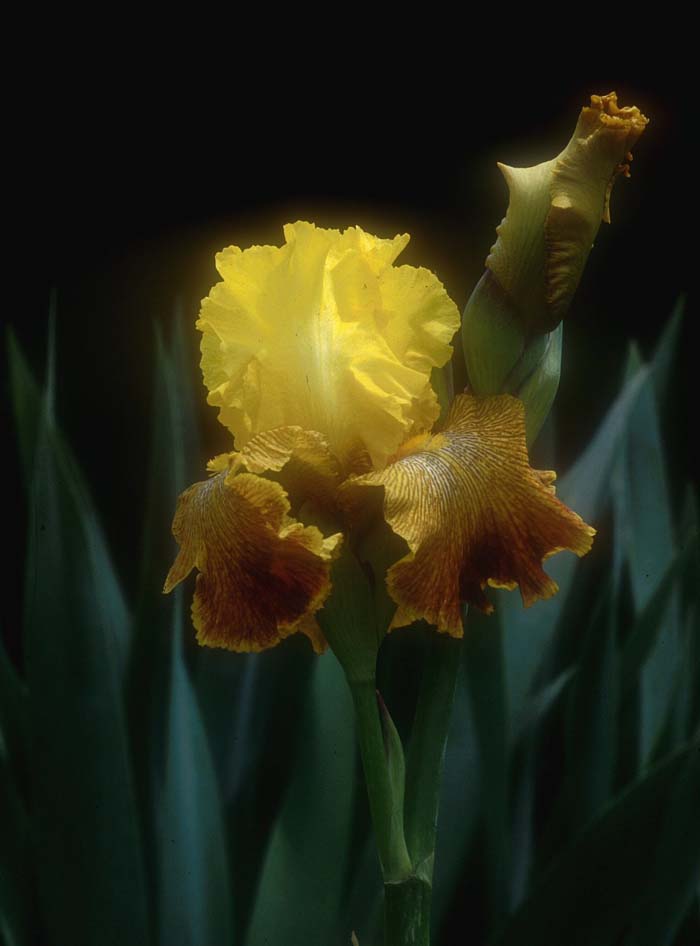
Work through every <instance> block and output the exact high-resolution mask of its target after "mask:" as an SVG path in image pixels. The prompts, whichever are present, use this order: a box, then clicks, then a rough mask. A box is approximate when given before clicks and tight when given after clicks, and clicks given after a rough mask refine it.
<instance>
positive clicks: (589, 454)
mask: <svg viewBox="0 0 700 946" xmlns="http://www.w3.org/2000/svg"><path fill="white" fill-rule="evenodd" d="M646 377H647V370H646V369H645V368H641V369H640V370H639V371H638V372H637V374H636V375H635V376H634V377H633V378H631V379H630V380H629V381H628V382H627V383H626V384H625V385H624V387H623V389H622V391H621V392H620V394H619V396H618V397H617V399H616V401H615V402H614V403H613V405H612V407H611V408H610V410H609V411H608V413H607V414H606V416H605V418H604V420H603V422H602V423H601V425H600V427H599V428H598V432H597V433H596V435H595V437H594V438H593V440H592V441H591V443H590V444H589V446H588V448H587V449H586V450H585V451H584V453H583V454H582V455H581V457H580V458H579V459H578V460H577V462H576V463H575V464H574V466H573V467H572V468H571V469H570V470H569V472H568V473H567V474H566V475H565V476H564V477H563V478H562V479H561V481H560V484H559V488H558V495H559V496H560V497H561V499H562V501H563V502H565V503H566V504H567V505H568V506H570V507H571V508H572V509H575V510H576V511H577V512H578V513H579V514H580V515H581V516H583V518H584V519H585V520H586V521H587V522H590V523H592V524H594V525H595V524H596V523H597V522H598V521H599V518H600V516H601V514H602V511H603V509H604V507H605V505H606V503H607V500H608V497H609V487H610V472H611V470H612V467H613V464H614V462H615V458H616V455H617V451H618V449H619V446H620V443H621V439H622V437H623V434H624V431H625V429H626V426H627V424H628V422H629V418H630V415H631V411H632V409H633V407H634V404H635V403H636V400H637V398H638V397H639V393H640V390H641V387H642V386H643V383H644V380H645V378H646ZM594 548H595V545H594ZM578 566H579V559H577V558H576V556H574V555H572V554H570V553H568V552H565V553H562V554H560V555H556V556H555V557H554V558H552V559H551V560H550V561H549V562H547V571H548V572H549V573H550V574H551V575H552V577H553V578H554V579H555V580H556V581H557V583H558V585H559V593H558V594H556V595H555V596H554V597H553V598H550V599H549V600H548V601H539V602H538V603H537V607H536V608H529V609H527V610H525V609H523V607H522V604H521V602H520V599H519V596H518V595H517V594H515V593H513V592H497V593H494V595H493V597H494V601H495V604H496V609H497V611H500V613H501V616H502V621H503V626H504V628H506V629H507V630H506V633H505V634H504V642H505V651H504V659H505V671H506V679H507V692H508V703H509V715H510V719H511V720H512V721H513V726H514V728H516V727H517V726H518V722H517V720H518V719H519V717H520V714H521V713H522V711H523V705H524V702H525V700H526V697H527V694H528V691H529V690H530V688H531V687H532V684H533V681H534V679H535V675H536V673H537V670H538V668H539V666H540V664H541V662H542V659H543V655H544V654H545V653H546V651H547V647H548V645H549V644H550V642H551V640H552V638H553V635H554V631H555V628H556V626H557V623H558V621H559V619H560V617H561V615H562V612H563V610H564V607H565V606H566V604H567V598H568V596H569V593H570V591H571V589H572V586H573V580H574V577H575V575H576V571H577V568H578Z"/></svg>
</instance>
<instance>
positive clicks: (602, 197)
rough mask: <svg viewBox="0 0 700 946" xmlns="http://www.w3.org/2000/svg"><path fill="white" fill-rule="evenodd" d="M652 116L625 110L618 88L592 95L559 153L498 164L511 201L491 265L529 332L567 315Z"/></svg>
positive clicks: (548, 327)
mask: <svg viewBox="0 0 700 946" xmlns="http://www.w3.org/2000/svg"><path fill="white" fill-rule="evenodd" d="M648 121H649V119H648V118H646V116H644V115H643V114H642V113H641V112H640V110H639V109H638V108H636V107H635V106H630V107H626V108H620V107H619V106H618V104H617V96H616V94H615V93H614V92H610V93H608V94H607V95H592V96H591V104H590V106H587V107H585V108H583V109H582V110H581V113H580V115H579V119H578V123H577V125H576V129H575V130H574V133H573V135H572V137H571V140H570V141H569V143H568V144H567V146H566V147H565V148H564V150H563V151H562V152H561V154H559V155H558V156H557V157H556V158H553V159H552V160H551V161H545V162H543V163H542V164H537V165H535V166H534V167H529V168H515V167H508V166H507V165H505V164H499V168H500V169H501V171H502V172H503V176H504V177H505V179H506V183H507V184H508V190H509V194H510V202H509V204H508V212H507V214H506V217H505V219H504V220H503V221H502V223H501V224H500V226H499V227H498V228H497V230H496V232H497V234H498V239H497V241H496V243H495V244H494V246H493V247H492V248H491V252H490V254H489V257H488V259H487V260H486V266H487V267H488V269H489V270H490V272H491V274H492V275H493V277H495V279H496V282H497V284H498V286H499V288H500V290H502V291H503V292H504V293H505V295H506V298H507V299H508V300H509V302H510V304H511V305H512V306H514V307H515V310H516V312H517V314H518V320H519V322H520V324H521V325H522V327H523V329H524V330H526V331H532V332H536V333H544V332H549V331H552V330H553V329H554V328H556V326H557V325H558V324H559V322H560V321H561V320H562V318H563V317H564V315H565V314H566V311H567V309H568V307H569V304H570V302H571V299H572V296H573V294H574V292H575V291H576V287H577V286H578V283H579V280H580V278H581V275H582V273H583V269H584V267H585V265H586V260H587V259H588V254H589V252H590V250H591V247H592V246H593V242H594V240H595V237H596V234H597V232H598V228H599V227H600V223H601V221H605V222H606V223H609V222H610V209H609V204H610V192H611V190H612V186H613V184H614V182H615V180H616V179H617V178H618V177H619V175H620V174H623V175H625V176H629V162H630V161H631V160H632V154H631V152H632V148H633V147H634V146H635V145H636V143H637V141H638V140H639V137H640V135H641V134H642V132H643V131H644V129H645V127H646V125H647V124H648Z"/></svg>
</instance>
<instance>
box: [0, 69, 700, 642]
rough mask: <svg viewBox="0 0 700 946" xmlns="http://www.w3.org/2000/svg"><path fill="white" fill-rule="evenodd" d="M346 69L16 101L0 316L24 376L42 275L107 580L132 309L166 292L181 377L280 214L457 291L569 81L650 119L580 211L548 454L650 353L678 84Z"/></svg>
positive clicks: (681, 140) (690, 340)
mask: <svg viewBox="0 0 700 946" xmlns="http://www.w3.org/2000/svg"><path fill="white" fill-rule="evenodd" d="M359 73H360V70H358V77H357V78H356V85H353V81H354V80H353V81H350V82H349V83H348V84H347V86H344V87H343V88H342V89H335V88H333V85H334V83H335V82H336V78H335V77H334V74H333V72H332V70H330V71H328V72H327V73H324V72H320V73H319V76H318V80H317V84H316V85H315V86H309V87H307V88H304V87H301V88H300V87H299V86H298V85H294V83H293V81H292V79H291V78H290V79H289V80H288V79H286V78H285V77H284V76H282V77H281V78H278V79H277V80H276V85H275V94H274V95H273V94H271V93H270V94H269V95H268V94H267V93H266V92H265V91H261V92H260V93H259V94H257V95H254V96H251V95H250V94H249V92H248V90H246V89H242V88H240V87H239V86H237V85H236V84H235V83H233V82H232V83H231V85H230V86H226V85H222V84H219V85H217V86H216V87H215V88H213V89H212V90H211V95H209V96H208V97H202V98H201V99H200V98H198V97H197V96H196V95H194V94H192V92H191V90H188V88H187V82H186V81H184V82H183V84H182V86H180V85H177V86H175V87H174V86H173V85H172V84H170V83H166V82H163V84H162V85H159V84H158V83H155V84H154V85H153V86H152V87H148V88H144V89H143V90H135V89H130V90H128V91H127V90H126V89H125V88H124V87H123V86H121V85H120V84H119V83H117V84H116V85H115V86H114V88H113V89H110V90H109V91H107V90H102V89H100V90H97V91H96V90H95V89H93V88H91V83H90V76H89V75H84V76H82V77H81V76H76V80H75V82H74V83H72V84H70V87H68V85H67V84H66V83H64V82H62V81H60V80H58V81H57V82H56V83H55V84H54V83H52V82H48V83H47V84H46V86H45V88H44V90H43V93H42V96H41V100H40V101H37V102H36V103H35V107H33V108H31V109H22V110H21V115H20V117H19V118H18V120H17V122H18V123H17V133H16V135H15V136H14V138H13V140H14V145H13V148H12V149H11V151H12V159H13V168H14V170H13V173H12V174H11V175H10V177H9V178H8V180H9V181H10V184H11V187H10V190H11V191H13V192H14V193H11V194H10V197H15V198H17V201H18V206H19V211H18V215H17V222H16V224H15V223H12V224H8V229H9V227H10V226H11V227H12V234H11V235H12V237H13V240H12V242H13V246H14V249H15V250H16V252H17V256H16V258H14V259H13V262H12V264H11V267H10V268H9V271H8V272H7V274H6V279H7V282H8V286H9V295H8V297H7V298H8V299H9V302H8V309H7V311H6V314H5V316H6V318H5V320H6V322H8V323H9V324H10V325H11V326H12V328H13V329H14V331H15V333H16V335H17V336H18V338H19V341H20V343H21V345H22V347H23V348H24V350H25V352H26V353H27V355H28V357H29V360H30V363H31V364H32V366H33V367H34V369H35V370H36V372H37V373H38V374H41V372H42V371H43V359H44V354H45V346H46V325H47V313H48V300H49V293H50V290H51V289H55V290H56V292H57V299H58V320H57V351H58V416H59V421H60V423H61V425H62V427H63V428H64V430H65V432H66V433H67V435H68V438H69V441H70V442H71V444H72V445H73V448H74V450H75V452H76V454H77V456H78V459H79V462H80V463H81V465H82V468H83V470H84V472H85V474H86V477H87V479H88V481H89V483H90V485H91V489H92V491H93V495H94V498H95V500H96V502H97V505H98V508H99V510H100V512H101V514H102V516H103V520H104V522H105V527H106V531H107V534H108V536H109V539H110V542H111V545H112V548H113V550H114V553H115V558H116V563H117V566H118V569H119V571H120V573H121V575H122V577H123V579H124V581H125V583H126V585H127V588H128V589H131V588H132V586H133V583H134V581H135V578H136V569H137V565H138V562H139V554H138V541H139V534H140V523H141V521H142V519H143V510H144V504H145V475H146V474H145V470H146V464H147V457H148V433H149V410H150V399H151V380H152V368H153V359H154V325H155V323H158V322H159V323H160V324H161V325H162V326H163V327H164V328H165V330H166V332H167V331H168V326H169V324H170V323H171V322H172V319H173V313H174V311H175V307H176V304H179V305H180V306H181V309H182V312H183V315H184V322H185V325H186V327H187V331H188V332H189V334H190V337H191V342H192V371H193V372H196V371H197V370H198V369H197V350H196V347H197V344H198V339H197V337H196V336H197V333H196V332H195V329H194V320H195V317H196V315H197V311H198V305H199V300H200V299H201V298H202V297H203V296H204V295H206V293H207V292H208V290H209V288H210V286H211V285H212V284H213V283H214V282H215V281H216V280H217V278H218V277H217V274H216V272H215V269H214V253H215V252H216V251H217V250H219V249H221V248H222V247H223V246H225V245H227V244H230V243H235V244H238V245H241V246H246V245H249V244H251V243H276V244H279V243H280V242H281V241H282V225H283V224H284V223H285V222H287V221H292V220H296V219H307V220H311V221H314V222H316V223H317V224H319V225H326V226H335V227H341V228H343V227H345V226H348V225H352V224H360V225H361V226H363V227H364V228H366V229H368V230H370V231H371V232H375V233H377V234H380V235H384V236H392V235H393V234H394V233H396V232H403V231H408V232H410V233H411V235H412V239H411V243H410V245H409V247H408V249H407V250H406V251H405V253H404V255H403V256H402V257H401V261H403V262H406V263H412V264H414V265H417V264H420V265H424V266H427V267H429V268H430V269H432V270H434V271H435V272H436V273H437V274H438V275H439V276H440V278H441V279H442V280H443V282H444V283H445V285H446V287H447V290H448V292H449V293H450V295H451V296H452V298H453V299H455V301H456V302H457V303H458V305H459V306H460V307H463V305H464V303H465V302H466V299H467V297H468V294H469V292H470V291H471V288H472V287H473V285H474V284H475V282H476V280H477V279H478V277H479V275H480V273H481V271H482V268H483V262H484V259H485V257H486V255H487V253H488V250H489V247H490V246H491V244H492V243H493V241H494V238H495V233H494V230H495V227H496V225H497V224H498V222H499V221H500V219H501V217H502V216H503V214H504V212H505V208H506V204H507V197H506V187H505V184H504V182H503V181H502V179H501V176H500V174H499V172H498V170H497V169H496V167H495V162H496V161H497V160H502V161H504V162H505V163H509V164H515V165H518V164H521V165H526V164H535V163H538V162H539V161H542V160H546V159H549V158H551V157H553V156H554V155H555V154H557V153H558V152H559V151H560V150H561V148H562V147H563V146H564V144H565V143H566V141H567V140H568V138H569V136H570V134H571V132H572V130H573V128H574V125H575V122H576V117H577V115H578V111H579V109H580V107H581V106H582V105H583V104H585V103H587V96H588V95H589V94H590V93H592V92H597V93H605V92H608V91H610V90H611V89H616V90H617V92H618V95H619V100H620V103H621V104H622V105H626V104H636V105H638V106H639V107H640V108H641V109H642V111H643V112H644V113H645V114H647V115H648V116H649V117H650V119H651V123H650V125H649V126H648V128H647V130H646V132H645V134H644V135H643V137H642V139H641V141H640V142H639V144H638V146H637V148H636V150H635V156H634V157H635V160H634V163H633V167H632V178H631V180H630V181H625V180H620V181H619V182H618V183H617V185H616V187H615V190H614V192H613V197H612V202H611V212H612V220H613V223H612V226H609V227H608V226H606V225H602V227H601V230H600V233H599V236H598V238H597V241H596V246H595V249H594V251H593V253H592V254H591V257H590V260H589V263H588V266H587V269H586V272H585V275H584V279H583V282H582V284H581V287H580V289H579V292H578V294H577V297H576V299H575V302H574V304H573V307H572V310H571V312H570V313H569V316H568V317H567V320H566V326H565V347H564V366H563V374H562V382H561V388H560V394H559V397H558V402H557V417H558V422H557V434H558V456H559V460H558V466H559V469H560V470H564V469H566V467H567V466H568V464H569V463H570V462H571V460H572V458H573V457H574V456H576V454H577V453H578V452H579V451H580V450H581V448H582V447H583V446H584V445H585V443H586V442H587V441H588V439H589V437H590V435H591V434H592V432H593V431H594V429H595V427H596V425H597V423H598V421H599V420H600V418H601V416H602V413H603V411H604V409H605V407H606V405H607V404H608V403H609V401H610V399H611V398H612V396H613V394H614V392H615V391H616V390H617V388H618V386H619V381H620V376H621V372H622V368H623V363H624V352H625V348H626V344H627V339H628V338H630V337H632V338H636V339H637V340H638V341H639V343H640V345H641V348H642V351H643V352H644V353H649V352H650V351H651V349H652V348H653V345H654V343H655V341H656V340H657V339H658V337H659V334H660V332H661V330H662V328H663V326H664V324H665V322H666V320H667V319H668V317H669V315H670V313H671V310H672V308H673V306H674V304H675V303H676V301H677V299H678V297H679V295H680V294H681V293H682V292H688V291H689V290H691V289H692V284H693V282H694V279H693V278H692V276H694V273H693V274H692V276H691V252H692V251H693V247H692V246H691V245H690V229H691V227H690V225H691V221H692V213H693V211H692V208H691V194H694V192H695V190H696V187H695V185H694V184H693V182H692V169H690V168H689V166H688V165H689V160H690V158H689V154H690V134H691V132H690V130H689V126H690V124H691V120H692V118H691V116H692V114H693V110H692V108H691V107H690V101H689V98H688V93H684V92H683V88H684V86H683V85H681V87H680V88H681V91H680V95H679V92H678V91H677V86H676V84H675V83H673V82H672V81H671V80H670V79H669V80H649V81H640V80H635V79H630V78H628V77H621V76H619V75H617V76H616V75H607V76H603V77H600V76H599V77H593V78H590V79H582V80H572V81H558V82H552V81H551V79H548V80H546V81H544V80H543V81H540V82H539V83H538V81H537V80H533V79H531V78H528V79H527V93H524V92H522V93H521V92H519V90H518V88H517V85H518V82H517V81H516V88H513V86H512V80H511V85H510V86H509V87H508V88H507V89H506V87H505V83H502V84H501V85H500V86H499V85H495V84H493V83H491V84H490V83H489V82H488V81H484V82H483V83H482V84H481V86H479V87H478V88H475V87H474V84H473V82H472V83H470V84H469V86H467V84H466V83H465V88H464V92H463V94H462V95H460V94H459V89H458V88H456V87H453V88H452V89H451V91H450V92H449V93H448V92H447V91H446V90H445V89H434V90H431V91H430V93H426V91H425V89H424V88H420V89H419V88H416V89H412V88H409V87H407V86H405V85H403V86H401V87H398V86H397V87H396V89H394V88H393V87H392V84H391V83H392V79H391V77H389V78H388V79H386V81H385V82H384V83H383V84H382V85H381V86H380V88H379V89H377V88H376V87H375V86H372V85H371V83H370V84H369V87H368V88H365V87H364V86H363V80H362V79H361V78H360V77H359ZM397 81H398V80H397ZM524 81H525V80H524V79H523V82H524ZM331 93H332V94H331ZM273 103H274V104H273ZM684 332H685V336H684V345H683V354H682V362H681V365H680V367H679V371H680V374H681V375H682V376H683V378H684V379H685V380H684V384H685V388H684V390H685V392H686V397H685V401H684V402H685V403H686V404H689V403H690V397H691V394H694V385H693V384H692V375H693V370H694V369H693V365H694V363H695V355H694V351H695V348H694V344H695V332H694V330H693V327H692V324H691V319H690V318H687V319H686V325H685V329H684ZM5 405H7V397H5ZM215 413H216V412H215V411H214V410H213V409H212V408H208V407H207V406H206V404H205V401H204V389H203V388H202V398H201V417H202V424H203V428H204V434H205V437H204V442H205V455H204V456H203V457H202V461H204V460H206V458H207V457H208V456H211V455H213V454H215V453H217V452H220V451H222V450H224V449H227V447H228V440H227V434H226V432H225V430H224V429H223V428H221V427H219V425H218V424H217V422H216V419H215ZM688 414H689V412H685V411H682V412H681V411H679V416H678V424H677V428H676V429H674V430H672V431H668V432H666V433H667V434H668V436H669V437H670V438H671V439H673V440H674V441H675V444H676V456H678V455H679V452H678V445H680V450H681V455H683V454H682V451H683V449H684V444H685V443H686V442H687V439H688V436H689V430H690V427H689V424H690V421H689V420H688ZM7 419H8V420H9V418H7ZM6 443H7V444H8V447H7V449H6V451H5V455H6V456H7V457H8V462H7V463H6V465H5V466H6V471H7V472H8V473H9V476H10V493H9V495H10V496H11V497H12V504H11V511H10V526H11V530H12V533H13V534H14V535H15V537H16V538H15V539H13V548H14V549H15V550H16V555H15V556H14V562H13V564H11V572H10V575H9V582H10V587H11V588H14V589H19V588H20V587H21V575H22V568H23V544H22V543H23V533H24V512H23V506H22V501H21V495H22V492H21V488H20V487H21V484H20V479H19V472H18V468H17V466H16V464H15V463H14V462H13V457H14V441H13V439H12V429H11V425H8V437H7V440H6ZM686 457H687V454H686ZM687 460H688V464H689V463H690V460H689V457H687ZM689 469H690V466H689ZM19 608H20V605H19V594H18V593H17V594H10V595H9V596H7V597H6V598H5V602H4V604H3V609H7V624H8V625H9V628H8V636H9V638H10V640H11V641H12V640H16V636H15V633H14V631H15V630H16V627H17V624H18V615H19V613H20V610H19Z"/></svg>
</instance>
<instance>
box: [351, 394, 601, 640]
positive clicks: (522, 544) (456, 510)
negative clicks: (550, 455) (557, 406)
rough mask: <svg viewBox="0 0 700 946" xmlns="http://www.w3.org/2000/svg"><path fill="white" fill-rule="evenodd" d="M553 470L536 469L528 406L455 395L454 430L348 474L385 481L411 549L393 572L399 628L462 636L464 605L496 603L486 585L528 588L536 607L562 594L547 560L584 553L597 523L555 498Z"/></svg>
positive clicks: (527, 599) (356, 483)
mask: <svg viewBox="0 0 700 946" xmlns="http://www.w3.org/2000/svg"><path fill="white" fill-rule="evenodd" d="M553 480H554V474H553V473H552V472H550V471H546V472H538V471H536V470H533V469H531V467H530V465H529V461H528V456H527V449H526V446H525V421H524V411H523V405H522V403H521V402H520V401H519V400H517V399H516V398H513V397H510V396H508V395H500V396H497V397H489V398H483V399H478V398H475V397H472V396H469V395H460V396H458V397H457V398H455V401H454V402H453V405H452V408H451V410H450V414H449V416H448V418H447V421H446V425H445V429H444V430H443V431H442V432H440V433H437V434H434V435H432V436H431V435H429V434H424V435H422V436H419V437H415V438H413V439H412V440H411V441H409V442H408V443H406V444H404V446H403V447H402V448H401V450H400V451H399V453H398V454H397V455H396V457H395V458H393V461H392V462H390V464H389V465H388V466H387V467H386V469H385V470H383V471H379V472H374V473H369V474H366V475H364V476H361V477H357V478H355V479H354V480H350V481H348V483H347V484H346V485H345V486H344V487H343V492H344V493H349V494H350V497H352V494H353V493H354V492H355V491H356V490H357V489H358V488H359V487H363V486H364V487H366V486H383V487H384V517H385V519H386V521H387V522H388V523H389V525H390V526H391V527H392V529H393V530H394V532H396V533H397V534H398V535H399V536H401V537H402V538H404V539H405V540H406V542H407V544H408V547H409V549H410V552H409V554H408V555H406V556H405V557H404V558H402V559H401V560H400V561H398V562H396V563H395V564H394V565H393V566H392V567H391V568H390V569H389V572H388V575H387V584H388V588H389V592H390V594H391V596H392V597H393V599H394V600H395V601H396V602H397V604H398V609H397V612H396V615H395V617H394V620H393V622H392V627H401V626H403V625H406V624H410V623H412V622H413V621H415V620H419V619H421V618H424V619H425V620H427V621H429V622H430V623H431V624H434V625H435V626H436V627H437V628H438V630H440V631H445V632H447V633H448V634H451V635H453V636H455V637H460V636H461V635H462V633H463V628H462V618H461V614H460V603H461V602H467V603H468V604H473V605H475V606H476V607H478V608H480V609H481V610H483V611H486V612H490V611H492V610H493V607H492V605H491V604H490V603H489V601H488V599H487V598H486V596H485V595H484V588H485V587H486V585H487V584H489V585H492V586H495V587H500V588H514V587H515V586H516V585H519V586H520V593H521V595H522V599H523V603H524V605H525V606H526V607H527V606H528V605H530V604H532V603H533V602H534V601H535V600H537V599H538V598H548V597H550V596H551V595H553V594H554V593H555V592H556V591H557V585H556V583H555V582H554V581H553V580H552V579H551V578H550V577H549V576H548V575H547V574H546V573H545V572H544V571H543V569H542V561H543V559H545V558H547V557H548V556H550V555H553V554H554V553H555V552H558V551H561V550H563V549H570V550H571V551H573V552H576V554H577V555H584V554H585V553H586V552H587V551H588V550H589V549H590V547H591V543H592V536H593V535H594V532H595V530H593V529H592V528H590V526H587V525H586V524H585V523H584V522H583V520H582V519H581V518H580V517H579V516H577V515H576V513H574V512H572V511H571V510H570V509H568V508H567V507H566V506H565V505H564V504H563V503H561V502H560V501H559V500H558V499H557V498H556V497H555V496H554V487H553V486H552V483H553Z"/></svg>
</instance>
